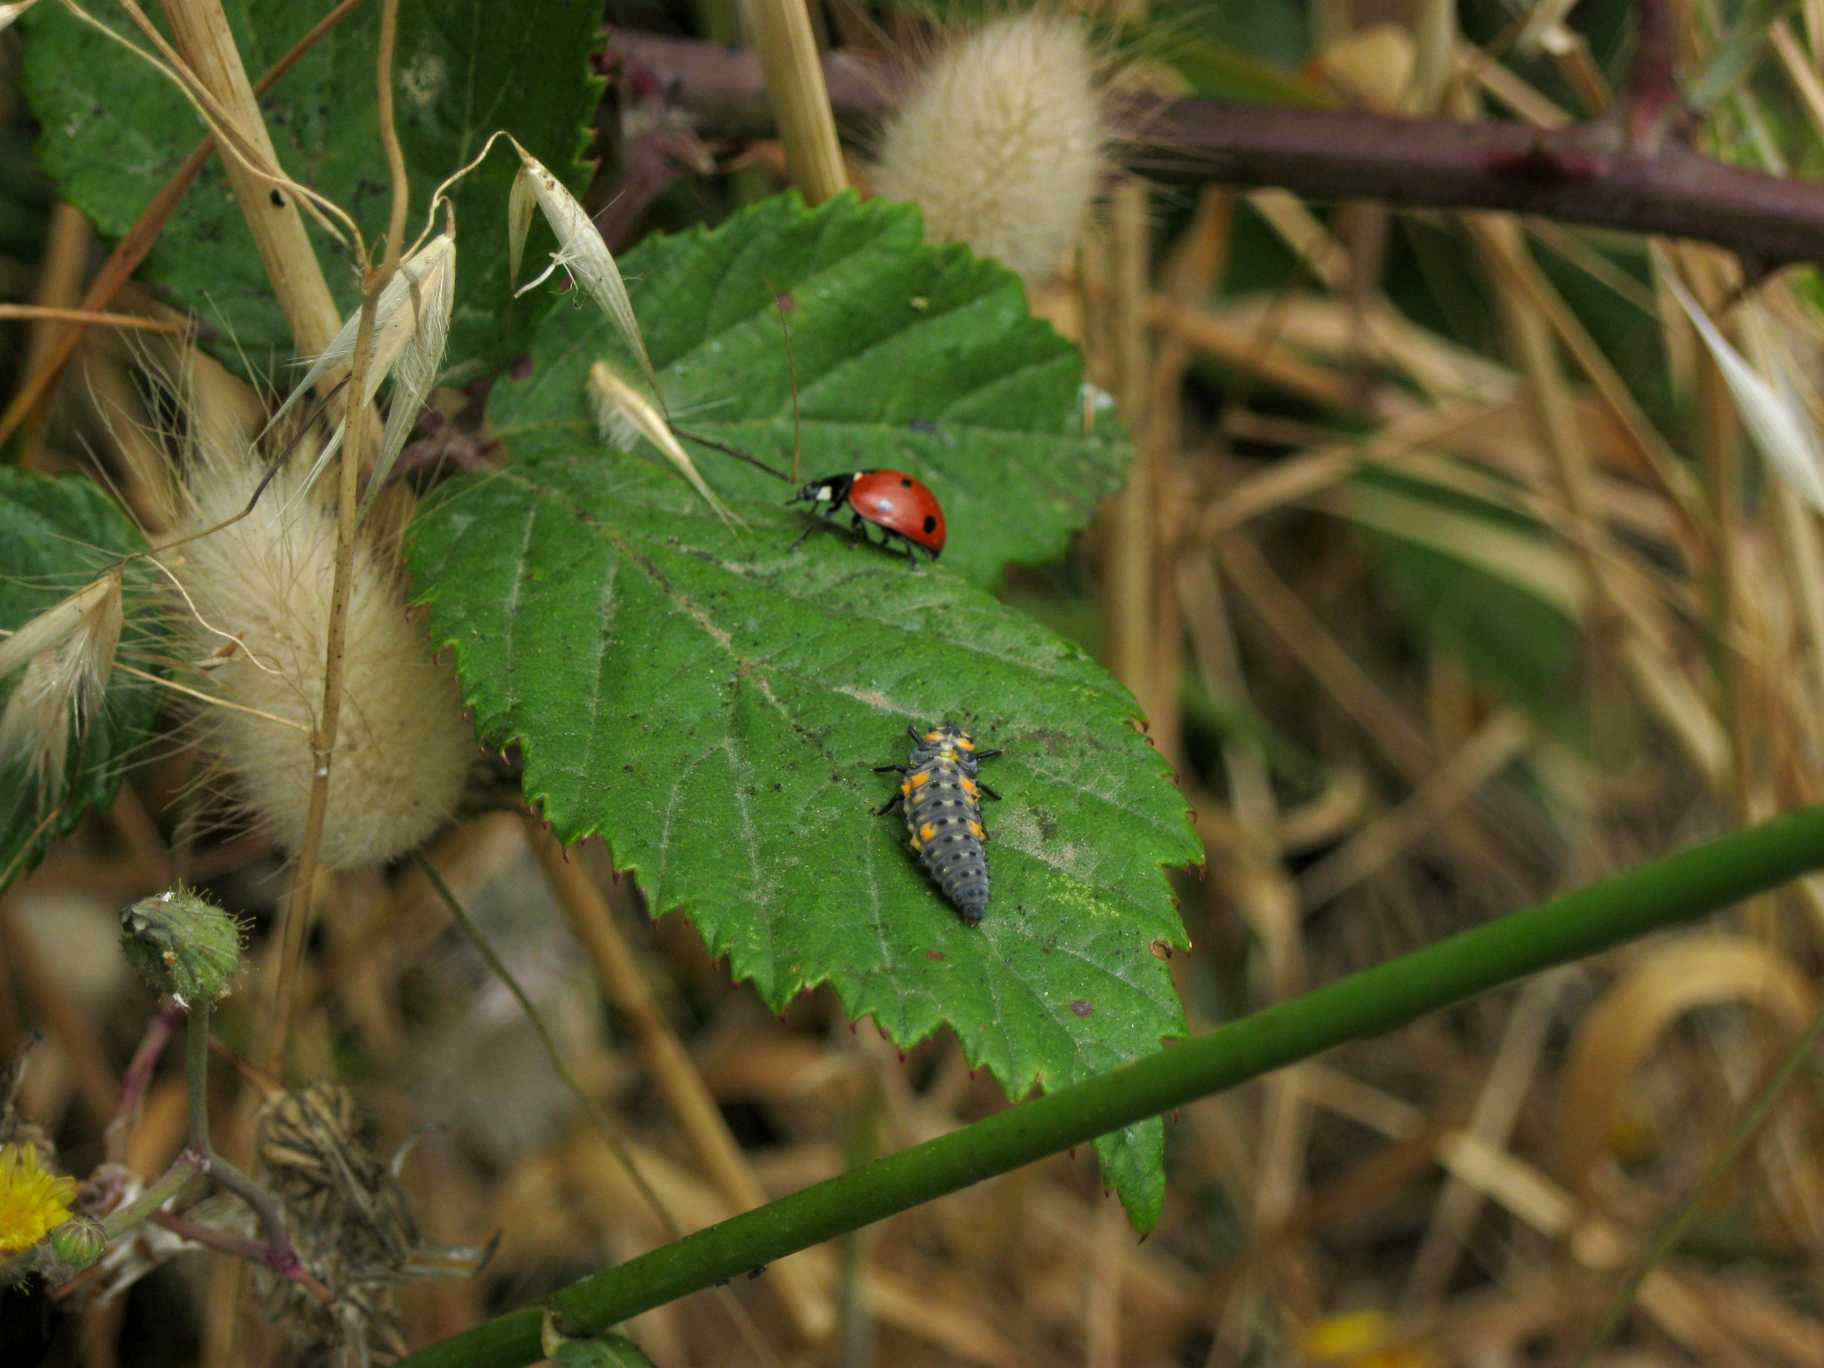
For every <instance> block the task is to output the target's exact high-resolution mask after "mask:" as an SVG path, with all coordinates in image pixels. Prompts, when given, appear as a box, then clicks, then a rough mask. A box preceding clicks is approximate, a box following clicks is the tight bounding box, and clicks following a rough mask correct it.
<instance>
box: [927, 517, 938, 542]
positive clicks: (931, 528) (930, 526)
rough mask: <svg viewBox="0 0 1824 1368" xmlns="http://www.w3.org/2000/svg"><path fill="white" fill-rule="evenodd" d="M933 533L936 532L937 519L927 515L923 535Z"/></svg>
mask: <svg viewBox="0 0 1824 1368" xmlns="http://www.w3.org/2000/svg"><path fill="white" fill-rule="evenodd" d="M935 531H937V519H936V518H934V517H932V516H931V515H930V514H929V513H927V514H925V535H926V536H930V535H931V534H932V533H933V532H935Z"/></svg>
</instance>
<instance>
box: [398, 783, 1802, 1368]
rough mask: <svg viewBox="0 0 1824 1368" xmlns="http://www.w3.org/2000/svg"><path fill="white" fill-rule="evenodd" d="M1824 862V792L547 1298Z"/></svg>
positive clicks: (578, 1299)
mask: <svg viewBox="0 0 1824 1368" xmlns="http://www.w3.org/2000/svg"><path fill="white" fill-rule="evenodd" d="M1821 865H1824V806H1820V807H1809V808H1802V809H1800V810H1798V811H1796V812H1792V813H1788V814H1786V815H1785V816H1782V817H1776V818H1774V819H1773V820H1772V821H1769V822H1764V823H1762V824H1761V825H1759V826H1754V827H1749V828H1746V829H1745V830H1742V831H1738V832H1736V833H1734V834H1732V835H1729V836H1725V837H1722V838H1721V839H1719V840H1715V841H1711V842H1709V843H1708V844H1705V845H1701V846H1697V847H1695V848H1693V849H1691V850H1685V851H1681V852H1679V853H1678V854H1676V855H1671V856H1668V857H1667V858H1665V859H1663V860H1658V861H1655V862H1654V863H1652V864H1649V865H1644V866H1642V867H1641V868H1639V869H1635V870H1633V871H1631V872H1629V873H1627V874H1622V875H1619V876H1617V877H1615V878H1612V879H1606V880H1604V881H1603V882H1601V883H1597V884H1592V885H1590V886H1589V887H1587V888H1583V889H1580V890H1578V891H1577V892H1574V893H1568V894H1566V895H1564V896H1563V897H1560V898H1554V899H1552V900H1551V901H1549V902H1544V903H1539V904H1537V905H1536V906H1533V907H1530V908H1527V909H1526V910H1525V911H1522V912H1516V913H1514V914H1512V915H1511V916H1507V917H1503V918H1502V919H1500V920H1499V921H1494V922H1490V923H1488V924H1487V925H1484V926H1479V927H1477V928H1475V929H1474V930H1471V931H1465V932H1462V933H1461V934H1459V935H1455V936H1452V937H1450V938H1449V939H1448V940H1444V941H1440V942H1439V943H1438V944H1436V945H1432V946H1427V947H1426V948H1425V949H1423V950H1419V951H1415V952H1414V953H1413V954H1410V955H1405V956H1402V957H1401V958H1399V959H1396V960H1390V961H1388V962H1387V963H1385V964H1380V965H1377V966H1375V967H1374V968H1372V969H1368V970H1364V971H1363V972H1362V973H1359V974H1354V975H1351V976H1350V977H1349V978H1346V979H1341V980H1339V981H1337V982H1335V983H1331V984H1327V985H1325V986H1324V987H1322V988H1319V989H1317V990H1316V991H1314V992H1310V993H1306V994H1305V995H1304V996H1303V997H1299V998H1295V999H1293V1000H1291V1001H1289V1002H1284V1003H1280V1004H1278V1005H1276V1006H1273V1007H1269V1008H1268V1009H1267V1010H1265V1011H1263V1012H1256V1013H1255V1014H1254V1015H1253V1016H1250V1017H1244V1018H1243V1019H1242V1020H1240V1021H1237V1022H1233V1023H1231V1024H1229V1025H1227V1026H1222V1027H1219V1028H1218V1029H1216V1030H1214V1031H1210V1032H1207V1033H1206V1034H1204V1035H1201V1036H1198V1037H1197V1038H1195V1039H1193V1040H1189V1041H1186V1042H1184V1043H1183V1044H1181V1045H1179V1046H1177V1047H1176V1048H1174V1049H1170V1050H1166V1051H1164V1052H1163V1053H1161V1054H1157V1055H1152V1056H1149V1057H1148V1058H1146V1059H1143V1060H1140V1061H1138V1062H1137V1063H1134V1064H1130V1065H1128V1066H1126V1067H1125V1068H1122V1069H1117V1070H1115V1071H1114V1072H1112V1073H1109V1074H1106V1075H1104V1076H1103V1077H1101V1078H1097V1079H1094V1080H1092V1081H1090V1082H1088V1083H1083V1084H1079V1085H1078V1086H1076V1087H1073V1088H1065V1089H1061V1090H1059V1091H1058V1092H1054V1093H1051V1094H1049V1095H1047V1096H1045V1097H1042V1098H1039V1099H1038V1100H1037V1101H1034V1102H1028V1103H1026V1104H1025V1105H1023V1106H1018V1107H1012V1108H1009V1109H1008V1110H1006V1111H1004V1112H1000V1113H998V1114H997V1115H995V1116H991V1117H989V1118H988V1119H987V1120H985V1121H980V1122H977V1123H976V1124H975V1125H972V1126H965V1127H964V1128H963V1129H961V1130H958V1131H953V1132H951V1133H950V1134H949V1135H945V1136H941V1137H939V1138H938V1139H936V1140H932V1141H928V1142H927V1143H925V1144H922V1145H917V1146H914V1147H913V1148H911V1149H908V1150H902V1151H900V1152H899V1153H898V1154H894V1155H889V1156H888V1157H887V1158H885V1159H880V1160H877V1161H876V1162H874V1163H872V1164H869V1165H867V1166H866V1167H864V1168H859V1169H855V1170H853V1171H852V1172H849V1173H845V1174H842V1175H841V1176H839V1177H836V1178H831V1179H829V1180H828V1181H826V1182H822V1183H818V1184H816V1185H815V1186H813V1187H809V1188H806V1189H804V1190H803V1191H801V1192H796V1193H793V1194H792V1195H791V1196H789V1197H784V1198H781V1199H780V1200H779V1201H776V1202H771V1203H769V1204H768V1205H766V1206H763V1207H760V1208H758V1209H757V1210H754V1211H749V1212H744V1213H743V1214H741V1215H739V1216H735V1217H732V1218H731V1219H729V1220H726V1221H722V1222H720V1223H719V1224H717V1225H713V1226H710V1227H708V1228H707V1229H705V1230H700V1231H698V1232H697V1233H696V1234H694V1235H689V1236H686V1237H685V1238H684V1239H682V1240H679V1241H677V1242H676V1243H673V1244H669V1245H665V1246H662V1247H661V1248H659V1249H655V1250H653V1251H651V1252H650V1253H648V1254H643V1255H641V1256H640V1257H638V1258H636V1259H630V1260H629V1261H628V1262H626V1263H624V1264H621V1265H619V1266H618V1267H615V1268H611V1269H608V1270H606V1271H604V1272H601V1273H597V1274H594V1275H592V1276H590V1277H587V1278H584V1279H582V1280H581V1281H580V1282H576V1283H573V1284H571V1285H570V1286H569V1287H567V1288H565V1289H564V1290H563V1291H561V1292H558V1293H555V1294H554V1295H553V1296H552V1297H551V1298H549V1300H548V1303H547V1305H549V1306H550V1307H551V1308H553V1309H555V1310H556V1311H557V1312H558V1313H559V1315H561V1316H562V1318H563V1322H564V1324H565V1325H566V1326H567V1327H571V1328H572V1329H573V1330H574V1332H576V1333H584V1332H588V1331H592V1330H599V1329H602V1328H605V1327H606V1326H609V1325H613V1324H616V1323H618V1322H620V1321H623V1320H626V1319H627V1318H628V1317H630V1316H635V1315H638V1314H639V1313H640V1312H642V1311H646V1310H650V1309H651V1308H652V1307H655V1306H661V1305H663V1304H665V1303H666V1302H669V1301H673V1300H675V1299H677V1298H679V1297H682V1296H685V1295H687V1294H689V1293H691V1292H696V1291H699V1290H700V1289H702V1288H705V1287H709V1286H711V1285H713V1284H715V1283H717V1282H720V1281H724V1280H726V1279H729V1278H733V1277H735V1276H737V1275H738V1274H741V1273H743V1272H746V1271H749V1270H752V1269H756V1268H759V1267H761V1266H762V1265H764V1264H767V1263H770V1262H771V1261H773V1260H774V1259H780V1258H784V1257H785V1256H786V1255H788V1254H793V1253H796V1252H797V1251H798V1250H801V1249H805V1248H808V1247H809V1246H811V1245H814V1244H818V1243H821V1242H822V1241H824V1240H828V1239H831V1238H832V1237H834V1236H837V1235H840V1234H842V1233H843V1232H845V1231H849V1230H855V1229H858V1228H859V1227H861V1226H863V1225H866V1224H868V1223H869V1222H872V1221H878V1220H880V1219H882V1218H883V1217H886V1216H891V1215H893V1214H894V1213H895V1212H899V1211H904V1210H906V1209H908V1208H910V1207H914V1206H917V1205H919V1204H920V1203H922V1202H928V1201H931V1200H932V1199H933V1198H936V1197H942V1196H944V1195H945V1194H947V1193H951V1192H955V1191H957V1190H958V1189H960V1188H964V1187H967V1186H969V1185H970V1184H971V1183H978V1182H980V1181H981V1180H982V1179H984V1178H991V1177H994V1176H995V1175H996V1174H1001V1173H1006V1172H1008V1171H1009V1170H1011V1169H1015V1168H1018V1167H1020V1166H1021V1165H1023V1164H1029V1163H1032V1162H1033V1161H1034V1160H1037V1159H1042V1158H1044V1157H1045V1156H1046V1155H1049V1154H1055V1153H1057V1152H1059V1151H1061V1150H1064V1149H1067V1148H1069V1147H1071V1146H1073V1145H1081V1144H1084V1143H1086V1142H1088V1141H1090V1140H1092V1139H1094V1138H1095V1137H1096V1136H1098V1135H1102V1134H1105V1133H1107V1132H1108V1131H1112V1130H1117V1129H1119V1128H1120V1127H1122V1126H1126V1125H1130V1124H1132V1123H1133V1122H1135V1121H1140V1120H1143V1119H1144V1118H1146V1117H1149V1116H1156V1115H1158V1114H1159V1113H1161V1112H1166V1111H1170V1110H1171V1109H1172V1108H1174V1107H1181V1106H1184V1105H1185V1104H1186V1103H1189V1102H1193V1101H1196V1100H1197V1099H1198V1098H1201V1097H1207V1096H1209V1095H1210V1094H1212V1093H1217V1092H1221V1091H1223V1090H1224V1089H1226V1088H1232V1087H1235V1086H1237V1085H1238V1084H1241V1083H1245V1082H1248V1081H1249V1080H1250V1079H1254V1078H1258V1077H1260V1076H1261V1075H1262V1074H1265V1073H1268V1072H1270V1071H1272V1070H1274V1069H1279V1068H1284V1067H1285V1066H1286V1065H1288V1064H1294V1063H1297V1062H1298V1061H1300V1060H1303V1059H1309V1058H1311V1057H1312V1056H1314V1055H1317V1054H1321V1053H1322V1052H1324V1051H1325V1050H1330V1049H1334V1048H1335V1047H1336V1046H1338V1045H1342V1044H1344V1043H1346V1042H1348V1041H1351V1040H1359V1039H1362V1038H1363V1037H1367V1036H1374V1035H1380V1034H1382V1033H1384V1032H1386V1031H1391V1030H1393V1029H1394V1028H1395V1027H1398V1026H1403V1025H1405V1024H1406V1023H1407V1022H1409V1021H1413V1020H1415V1019H1416V1018H1418V1017H1421V1016H1424V1015H1425V1014H1427V1013H1429V1012H1435V1011H1437V1010H1439V1009H1440V1008H1443V1007H1449V1006H1451V1005H1453V1004H1455V1003H1459V1002H1462V1001H1465V1000H1466V999H1469V998H1472V997H1475V996H1477V995H1479V994H1481V993H1486V992H1488V991H1489V990H1490V989H1493V988H1498V987H1500V986H1502V985H1503V984H1506V983H1511V982H1513V981H1514V980H1515V979H1518V978H1522V977H1524V976H1525V975H1527V974H1534V973H1538V972H1539V971H1540V970H1542V969H1548V968H1551V967H1552V966H1554V965H1559V964H1565V963H1568V962H1570V961H1572V960H1577V959H1582V958H1583V957H1585V956H1587V955H1593V954H1596V953H1597V952H1599V951H1602V950H1607V949H1609V948H1610V947H1612V946H1615V945H1620V944H1622V943H1623V942H1625V941H1629V940H1633V939H1636V938H1638V937H1640V936H1643V935H1646V934H1647V933H1649V932H1651V931H1657V930H1663V929H1665V928H1666V927H1670V926H1674V925H1676V924H1678V923H1680V922H1684V921H1689V920H1690V919H1692V918H1694V917H1698V916H1702V915H1703V914H1705V913H1707V912H1714V911H1716V910H1717V909H1719V908H1722V907H1726V906H1728V905H1729V904H1730V903H1733V902H1736V901H1738V900H1740V899H1742V898H1745V897H1748V896H1750V895H1751V894H1755V893H1760V892H1763V891H1765V890H1767V889H1769V888H1773V887H1775V886H1776V885H1778V884H1781V883H1784V882H1785V881H1786V880H1788V879H1791V878H1793V877H1794V876H1796V875H1798V874H1802V873H1804V872H1806V871H1807V870H1811V869H1815V868H1818V867H1819V866H1821ZM541 1316H542V1312H541V1311H540V1309H538V1308H528V1309H525V1310H521V1311H514V1312H510V1313H509V1314H507V1315H505V1316H501V1317H499V1318H498V1319H496V1320H492V1321H489V1322H488V1323H487V1324H485V1325H480V1326H477V1327H475V1328H474V1329H473V1330H468V1331H465V1332H464V1333H462V1334H460V1335H455V1336H453V1337H451V1338H450V1339H447V1340H445V1341H443V1342H442V1343H441V1344H437V1345H433V1346H432V1347H430V1348H428V1349H425V1350H422V1351H421V1352H419V1353H417V1354H414V1355H412V1356H411V1357H410V1358H409V1359H406V1360H404V1361H403V1363H402V1364H401V1365H400V1368H508V1365H518V1364H526V1363H531V1362H533V1361H535V1360H536V1359H538V1357H539V1356H540V1349H539V1337H538V1334H539V1324H540V1319H541Z"/></svg>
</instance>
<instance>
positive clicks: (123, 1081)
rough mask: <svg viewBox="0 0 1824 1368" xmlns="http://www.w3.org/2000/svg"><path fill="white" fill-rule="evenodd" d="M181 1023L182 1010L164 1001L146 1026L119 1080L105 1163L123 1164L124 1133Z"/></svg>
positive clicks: (124, 1154) (109, 1123)
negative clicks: (118, 1099)
mask: <svg viewBox="0 0 1824 1368" xmlns="http://www.w3.org/2000/svg"><path fill="white" fill-rule="evenodd" d="M183 1019H184V1009H183V1008H181V1007H179V1006H178V1005H177V1004H176V1003H175V1002H172V1001H171V1000H170V999H168V998H167V999H166V1000H165V1001H164V1002H163V1003H162V1004H161V1005H160V1006H159V1009H158V1011H157V1012H156V1013H154V1014H153V1017H152V1020H151V1021H149V1022H148V1023H147V1024H146V1034H145V1035H144V1037H142V1038H141V1040H140V1042H139V1048H138V1049H136V1050H134V1051H133V1058H132V1059H131V1060H130V1061H129V1062H128V1064H127V1071H126V1072H125V1073H124V1074H122V1075H121V1078H120V1101H119V1103H118V1104H117V1105H116V1107H115V1109H114V1117H113V1119H112V1120H110V1121H109V1122H108V1129H107V1132H106V1139H107V1153H108V1162H110V1163H114V1164H124V1163H125V1162H126V1158H127V1130H128V1127H129V1125H130V1124H131V1122H132V1119H133V1113H134V1112H135V1111H136V1110H137V1109H138V1107H139V1099H140V1098H141V1097H143V1096H145V1092H146V1088H147V1086H148V1085H149V1084H150V1083H151V1082H152V1071H153V1070H154V1069H156V1068H157V1067H158V1061H159V1059H160V1058H161V1057H162V1056H163V1055H164V1053H165V1047H166V1046H167V1045H169V1044H170V1043H171V1037H172V1036H174V1035H176V1034H177V1024H178V1022H180V1021H182V1020H183Z"/></svg>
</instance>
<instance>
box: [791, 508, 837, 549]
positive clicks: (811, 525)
mask: <svg viewBox="0 0 1824 1368" xmlns="http://www.w3.org/2000/svg"><path fill="white" fill-rule="evenodd" d="M786 502H787V503H796V502H797V500H795V499H787V500H786ZM817 513H818V514H819V515H821V516H822V517H825V518H828V517H831V516H833V514H834V513H835V509H834V508H833V507H832V506H831V505H829V504H823V505H822V506H820V507H819V508H818V509H817ZM821 526H823V524H822V523H820V522H818V521H817V518H816V517H810V518H806V519H805V521H804V531H802V532H800V533H799V534H798V539H797V540H796V541H794V542H793V543H792V544H791V545H790V546H788V547H786V548H785V549H786V553H787V554H788V555H789V554H790V553H791V552H793V551H796V550H797V549H798V548H799V547H800V546H801V545H802V544H803V543H804V539H805V538H806V537H808V536H810V535H811V533H813V532H815V531H816V530H817V529H818V528H819V527H821Z"/></svg>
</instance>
